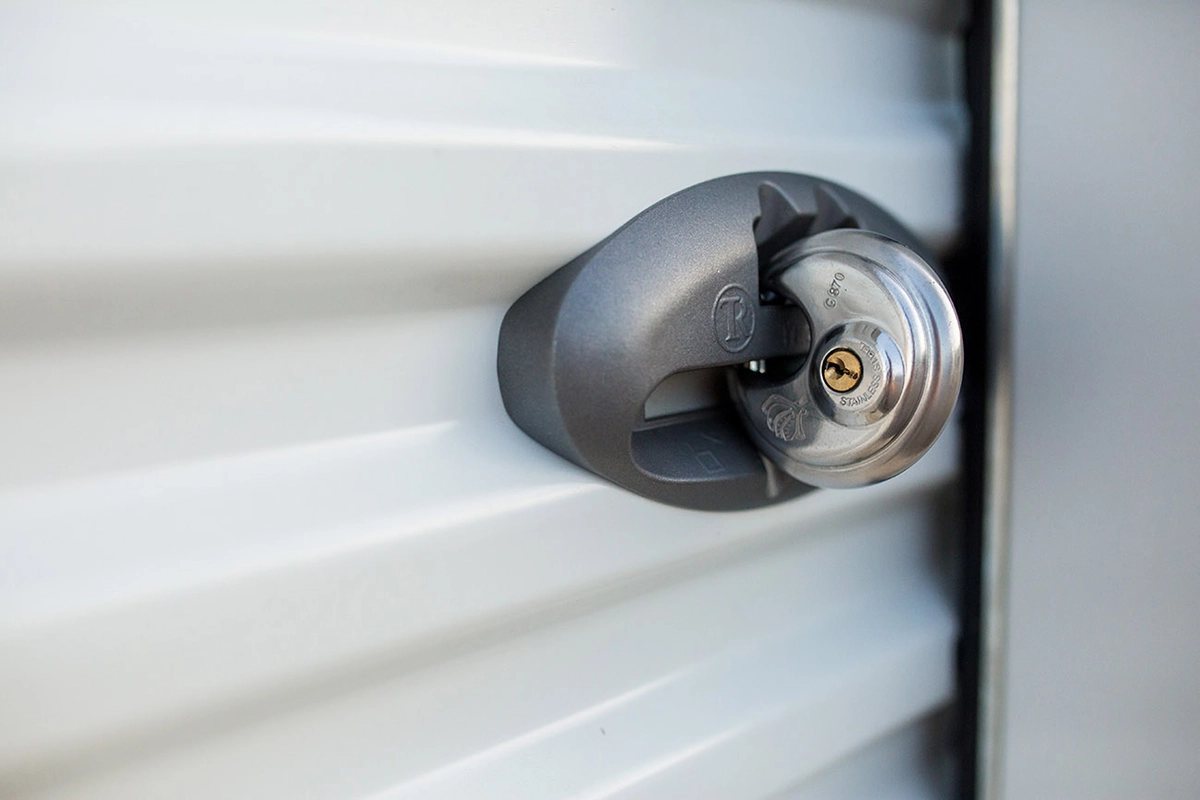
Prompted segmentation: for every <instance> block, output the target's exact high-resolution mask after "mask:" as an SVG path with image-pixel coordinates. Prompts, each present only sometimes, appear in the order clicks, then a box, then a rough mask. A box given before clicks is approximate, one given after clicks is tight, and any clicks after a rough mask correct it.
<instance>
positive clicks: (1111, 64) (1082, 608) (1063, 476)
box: [1006, 0, 1200, 800]
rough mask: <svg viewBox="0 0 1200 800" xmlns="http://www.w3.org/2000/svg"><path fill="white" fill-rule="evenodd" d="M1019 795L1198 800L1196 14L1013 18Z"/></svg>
mask: <svg viewBox="0 0 1200 800" xmlns="http://www.w3.org/2000/svg"><path fill="white" fill-rule="evenodd" d="M1021 13H1022V21H1021V85H1020V91H1021V113H1020V137H1021V140H1020V141H1021V143H1020V159H1019V163H1020V166H1019V181H1020V196H1019V205H1018V207H1019V215H1018V224H1019V227H1020V230H1019V239H1018V242H1019V244H1018V250H1017V284H1018V286H1017V308H1016V357H1017V362H1016V418H1015V419H1016V422H1015V462H1014V463H1015V478H1014V486H1013V490H1014V502H1015V505H1014V514H1013V549H1012V587H1011V591H1012V594H1011V609H1012V614H1011V620H1010V625H1011V627H1010V658H1009V678H1008V680H1009V695H1008V709H1007V724H1008V728H1007V740H1006V749H1007V767H1006V784H1007V792H1006V796H1007V797H1008V798H1010V799H1011V800H1021V799H1022V798H1059V797H1069V798H1075V797H1079V798H1088V799H1089V800H1095V799H1096V798H1103V797H1114V798H1133V797H1137V798H1152V797H1172V798H1174V797H1198V796H1200V532H1198V528H1200V524H1198V522H1197V520H1198V518H1200V370H1198V369H1197V366H1196V365H1197V361H1198V359H1200V259H1197V256H1196V252H1197V250H1196V248H1197V247H1198V246H1200V220H1198V212H1200V4H1197V3H1176V4H1168V3H1161V2H1160V3H1153V2H1151V3H1122V4H1116V3H1094V2H1045V1H1044V0H1043V1H1042V2H1027V3H1024V4H1023V7H1022V9H1021Z"/></svg>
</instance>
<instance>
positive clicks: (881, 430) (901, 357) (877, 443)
mask: <svg viewBox="0 0 1200 800" xmlns="http://www.w3.org/2000/svg"><path fill="white" fill-rule="evenodd" d="M929 263H931V259H930V258H929V256H928V254H927V253H926V252H925V250H924V248H923V247H922V245H921V244H920V242H919V241H917V239H916V237H915V236H913V235H912V234H911V233H909V232H908V231H907V230H906V229H905V228H904V227H903V226H902V225H901V224H900V223H899V222H898V221H896V220H895V218H893V217H892V216H891V215H890V214H888V213H887V212H886V211H884V210H883V209H881V208H880V207H879V206H877V205H875V204H874V203H872V202H871V201H870V200H867V199H866V198H865V197H863V196H862V195H859V194H857V193H855V192H853V191H852V190H850V189H847V188H846V187H843V186H839V185H837V184H835V183H832V182H830V181H825V180H821V179H818V178H814V177H811V176H806V175H798V174H792V173H775V172H764V173H747V174H743V175H732V176H728V177H724V178H718V179H715V180H712V181H708V182H705V183H701V184H698V185H696V186H693V187H691V188H688V189H685V190H683V191H681V192H679V193H677V194H674V195H672V196H670V197H668V198H666V199H665V200H662V201H661V202H659V203H657V204H655V205H653V206H651V207H650V208H648V209H646V210H645V211H643V212H642V213H640V214H638V215H637V216H636V217H634V218H633V219H632V220H630V221H629V222H628V223H626V224H625V225H624V226H622V227H621V228H620V229H619V230H617V231H616V232H615V233H613V234H612V235H611V236H609V237H608V238H606V239H604V240H603V241H602V242H600V243H599V244H597V245H596V246H594V247H592V248H591V249H590V250H588V251H587V252H585V253H584V254H582V255H580V256H579V257H578V258H576V259H574V260H573V261H571V262H570V263H568V264H567V265H565V266H564V267H562V268H560V269H559V270H557V271H556V272H554V273H553V274H551V275H550V276H549V277H547V278H546V279H545V280H543V281H542V282H540V283H538V284H537V285H536V286H534V287H533V288H532V289H530V290H529V291H528V292H526V293H525V294H524V295H523V296H522V297H521V298H520V299H518V300H517V302H516V303H514V304H513V306H512V307H511V308H510V309H509V311H508V313H507V314H506V315H505V318H504V322H503V324H502V325H501V329H500V343H499V352H498V358H497V372H498V376H499V380H500V390H501V396H502V398H503V401H504V406H505V409H506V410H507V411H508V414H509V416H510V417H512V419H513V421H514V422H516V424H517V425H518V426H519V427H520V428H521V429H522V430H524V431H525V432H526V433H527V434H529V435H530V436H531V437H532V438H534V439H535V440H537V441H538V442H540V443H541V444H543V445H545V446H546V447H548V448H550V449H551V450H553V451H554V452H556V453H558V454H559V455H561V456H563V457H564V458H567V459H569V460H571V461H573V462H575V463H576V464H578V465H580V466H582V467H584V468H586V469H588V470H591V471H592V472H594V473H596V474H597V475H600V476H602V477H604V478H606V479H608V480H610V481H612V482H614V483H616V484H618V485H620V486H623V487H625V488H626V489H629V490H631V491H633V492H636V493H638V494H640V495H643V496H645V497H649V498H652V499H655V500H659V501H662V502H665V503H669V504H672V505H677V506H683V507H687V508H695V509H707V510H736V509H745V508H754V507H758V506H762V505H766V504H769V503H774V502H779V501H782V500H786V499H789V498H792V497H795V496H798V495H800V494H802V493H803V492H805V491H807V490H808V489H810V488H811V487H813V486H829V487H848V486H858V485H864V484H868V483H874V482H877V481H880V480H884V479H886V478H888V477H891V476H892V475H895V474H897V473H899V472H900V471H902V470H904V469H906V468H907V467H908V466H910V465H911V464H912V463H913V462H914V461H916V459H917V458H919V457H920V456H921V455H922V454H923V453H924V452H925V451H926V450H927V449H928V448H929V447H930V446H931V445H932V444H933V442H934V441H935V440H936V438H937V436H938V434H939V433H940V432H941V430H942V428H943V427H944V426H945V423H946V421H947V419H948V418H949V416H950V414H951V412H952V410H953V407H954V403H955V400H956V398H957V395H958V389H959V385H960V383H961V378H962V336H961V333H960V331H959V325H958V320H957V317H956V316H955V313H954V308H953V306H952V304H951V302H950V299H949V297H948V295H947V294H946V291H945V289H944V288H943V287H942V285H941V282H940V281H939V280H938V278H937V276H936V274H935V273H934V271H933V269H932V268H931V267H929V266H928V264H929ZM705 368H709V369H711V368H726V369H727V371H728V384H729V396H730V400H731V402H729V403H723V404H718V405H716V406H714V407H711V408H705V409H701V410H698V411H691V412H687V413H681V414H675V415H671V416H666V417H662V418H655V419H650V420H647V419H646V417H645V413H644V409H645V404H646V400H647V398H649V397H650V395H651V393H652V392H653V391H654V389H655V388H656V387H657V386H659V384H660V383H662V382H663V381H664V380H665V379H667V378H668V377H670V376H672V375H675V374H677V373H680V372H685V371H690V370H697V369H705ZM847 387H848V388H847Z"/></svg>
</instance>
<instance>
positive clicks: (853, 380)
mask: <svg viewBox="0 0 1200 800" xmlns="http://www.w3.org/2000/svg"><path fill="white" fill-rule="evenodd" d="M766 282H767V284H768V287H769V288H770V289H771V290H773V291H774V292H776V293H777V294H778V295H779V296H780V297H782V298H784V299H785V301H786V302H789V303H793V304H795V305H798V306H800V307H801V308H802V309H803V310H804V312H805V315H806V316H807V318H808V322H809V324H810V326H811V339H810V341H811V342H812V343H813V344H812V347H811V349H810V350H809V353H808V357H807V359H806V360H805V361H804V363H803V365H802V366H800V367H799V369H795V370H793V371H791V372H790V373H789V374H787V375H786V376H783V377H780V376H778V375H775V374H773V371H772V370H767V371H766V374H760V373H757V372H753V371H750V370H745V369H741V370H737V371H736V372H735V373H734V376H733V378H732V379H731V391H732V394H733V396H734V399H735V401H736V402H737V405H738V406H739V411H740V414H741V416H742V419H743V421H744V423H745V425H746V427H747V429H748V430H749V431H750V434H751V436H752V438H753V439H754V440H755V443H756V444H757V445H758V446H759V448H760V449H761V450H762V451H763V452H764V453H765V454H766V455H767V457H768V458H770V459H771V461H773V462H774V463H775V464H776V465H777V466H779V467H780V468H781V469H782V470H783V471H784V472H786V473H787V474H789V475H791V476H792V477H794V478H796V479H797V480H800V481H803V482H805V483H808V484H811V485H814V486H822V487H829V488H844V487H852V486H863V485H866V484H871V483H877V482H879V481H882V480H886V479H887V478H890V477H892V476H893V475H896V474H898V473H900V472H902V471H903V470H905V469H907V468H908V467H909V466H911V465H912V464H913V462H915V461H916V460H917V459H918V458H920V457H921V455H922V454H923V453H924V452H925V451H926V450H928V449H929V447H930V446H931V445H932V444H933V443H934V441H935V440H936V439H937V437H938V435H939V434H940V433H941V431H942V429H943V427H944V426H945V424H946V422H947V420H948V419H949V417H950V414H951V412H952V411H953V408H954V404H955V401H956V399H957V397H958V390H959V386H960V384H961V382H962V334H961V331H960V328H959V323H958V318H957V316H956V315H955V313H954V307H953V305H952V304H951V302H950V298H949V296H948V294H947V293H946V290H945V288H944V287H943V286H942V284H941V282H940V281H939V280H938V278H937V275H936V274H935V273H934V272H933V270H932V269H931V268H930V267H929V265H928V264H926V263H925V262H924V261H923V260H922V259H921V258H920V257H919V256H917V255H916V253H914V252H913V251H912V250H910V249H908V248H907V247H905V246H904V245H902V244H899V243H898V242H895V241H893V240H891V239H889V238H887V237H885V236H882V235H879V234H876V233H871V232H868V231H863V230H856V229H837V230H831V231H826V232H824V233H818V234H815V235H813V236H810V237H808V238H806V239H803V240H801V241H800V242H798V243H796V244H794V245H793V246H791V247H789V248H787V249H785V250H783V251H781V252H780V253H779V254H778V255H777V256H776V257H775V259H774V260H773V262H772V265H771V268H770V270H769V272H768V274H767V276H766Z"/></svg>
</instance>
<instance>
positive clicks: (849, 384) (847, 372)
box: [821, 350, 862, 393]
mask: <svg viewBox="0 0 1200 800" xmlns="http://www.w3.org/2000/svg"><path fill="white" fill-rule="evenodd" d="M821 375H822V377H824V378H825V385H826V386H828V387H829V388H830V389H832V390H833V391H835V392H843V393H844V392H849V391H852V390H853V389H854V388H855V387H857V386H858V384H859V382H860V381H862V359H860V358H859V357H858V356H857V355H856V354H855V353H854V352H852V351H850V350H833V351H832V352H830V353H829V355H827V356H825V363H824V364H823V365H822V366H821Z"/></svg>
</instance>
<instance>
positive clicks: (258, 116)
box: [0, 0, 967, 800]
mask: <svg viewBox="0 0 1200 800" xmlns="http://www.w3.org/2000/svg"><path fill="white" fill-rule="evenodd" d="M957 24H958V19H957V17H956V15H955V9H954V7H953V4H950V7H944V5H943V4H941V3H922V2H915V3H914V2H897V3H887V4H882V5H880V6H876V5H871V4H866V3H857V2H845V3H825V2H812V3H800V2H796V3H767V2H753V3H751V2H707V3H672V2H648V3H637V4H629V3H626V2H624V1H623V0H603V2H595V3H591V2H588V3H582V2H580V3H566V4H561V5H557V4H546V3H533V2H524V3H514V2H505V3H484V2H422V3H394V4H383V3H372V2H364V1H363V0H353V2H329V3H318V2H302V3H283V2H211V1H210V2H195V3H190V2H179V3H171V4H162V3H133V2H129V3H119V2H110V3H106V4H104V5H103V6H102V7H101V6H100V5H98V4H94V3H80V4H78V5H77V6H69V5H68V6H64V5H55V6H53V7H50V6H47V5H43V4H30V5H27V6H20V5H17V6H11V5H10V6H8V7H6V8H5V10H4V11H3V12H0V65H3V66H0V721H2V722H0V794H2V795H3V796H4V797H14V798H24V797H56V798H57V797H62V798H66V797H72V798H74V797H106V798H107V797H111V798H140V797H145V798H162V797H172V798H184V797H195V798H216V797H221V798H226V797H264V798H275V797H304V798H366V797H378V798H396V799H397V800H399V798H443V797H446V798H449V797H486V798H492V797H496V798H501V797H502V798H551V797H577V798H602V797H623V798H624V797H639V798H641V797H645V798H702V797H722V798H724V797H728V798H766V797H775V798H783V797H786V798H815V797H821V798H826V797H828V798H835V797H837V798H842V797H871V798H883V797H906V798H907V797H943V796H947V794H948V790H949V786H948V784H947V781H946V775H947V767H948V764H947V759H948V754H949V753H950V750H951V748H950V747H949V733H948V726H947V720H948V714H947V709H948V708H949V706H950V705H951V704H952V703H953V700H954V696H955V687H954V668H953V654H954V647H955V642H956V638H957V631H958V621H957V619H956V603H955V597H956V594H955V590H954V589H953V587H952V581H953V580H954V575H955V563H956V562H955V553H954V547H953V544H954V540H955V529H954V526H955V525H956V524H957V523H956V520H957V516H956V514H955V509H956V505H957V499H956V498H957V494H958V489H957V475H958V460H959V459H958V449H957V448H958V437H957V431H956V430H955V428H954V426H953V425H952V426H951V427H950V428H949V429H948V430H947V432H946V433H945V434H944V435H943V436H942V439H941V441H939V443H938V444H937V445H936V447H935V448H934V450H933V451H931V452H930V453H929V454H928V455H927V456H926V457H925V458H924V459H923V460H922V461H921V462H920V463H919V464H918V465H917V466H916V467H914V468H913V469H912V470H910V471H909V472H908V473H905V474H904V475H902V476H900V477H899V478H897V479H895V480H892V481H890V482H887V483H885V484H881V485H879V486H876V487H872V488H869V489H860V490H848V491H818V492H815V493H812V494H810V495H807V496H805V497H803V498H801V499H799V500H796V501H793V502H790V503H786V504H782V505H778V506H774V507H771V508H768V509H764V510H760V511H753V512H739V513H702V512H695V511H684V510H680V509H675V508H670V507H667V506H664V505H660V504H657V503H654V502H651V501H648V500H644V499H641V498H638V497H636V496H633V495H631V494H629V493H627V492H624V491H622V490H620V489H617V488H616V487H614V486H612V485H610V484H607V483H605V482H604V481H602V480H601V479H599V478H597V477H595V476H593V475H591V474H589V473H586V472H584V471H582V470H581V469H579V468H577V467H576V466H574V465H572V464H570V463H568V462H566V461H564V460H563V459H561V458H559V457H557V456H555V455H553V454H551V453H550V452H548V451H547V450H545V449H543V448H542V447H541V446H539V445H537V444H536V443H534V442H533V441H532V440H530V439H529V438H527V437H526V436H525V435H524V434H523V433H521V432H520V431H519V430H518V429H517V428H516V427H515V426H514V425H513V424H512V423H511V422H510V421H509V419H508V417H507V416H506V415H505V413H504V410H503V408H502V406H501V403H500V398H499V391H498V389H497V384H496V376H495V352H496V336H497V331H498V328H499V323H500V319H501V317H502V315H503V313H504V311H505V309H506V308H507V307H508V305H509V304H510V303H511V302H512V301H513V300H514V299H515V298H516V297H517V296H518V295H520V294H521V293H522V292H523V291H524V290H525V289H526V288H528V287H529V286H530V285H532V284H533V283H534V282H536V281H537V280H539V279H540V278H542V277H544V276H545V275H546V274H548V273H549V272H550V271H552V270H553V269H554V268H555V267H557V266H559V265H560V264H562V263H564V262H565V261H567V260H568V259H570V258H571V257H573V256H574V255H576V254H577V253H579V252H581V251H582V250H584V249H586V248H587V247H589V246H590V245H591V244H593V243H594V242H595V241H597V240H599V239H600V238H602V237H603V236H605V235H607V234H608V233H609V232H610V231H611V230H613V229H615V228H616V227H617V226H618V225H620V224H621V223H622V222H624V221H625V220H626V219H628V218H629V217H631V216H632V215H633V214H635V213H637V212H638V211H640V210H641V209H643V208H644V207H646V206H647V205H649V204H651V203H653V202H654V201H656V200H658V199H660V198H662V197H664V196H666V195H668V194H670V193H672V192H674V191H677V190H679V189H682V188H684V187H686V186H688V185H690V184H693V183H696V182H698V181H701V180H705V179H708V178H712V177H717V176H719V175H724V174H729V173H735V172H741V171H747V170H764V169H766V170H792V171H798V172H807V173H812V174H817V175H823V176H827V177H829V178H831V179H833V180H836V181H838V182H841V183H844V184H846V185H848V186H851V187H853V188H855V189H856V190H858V191H860V192H862V193H864V194H866V195H868V196H870V197H872V198H873V199H875V200H877V201H879V202H880V203H882V204H883V205H885V206H886V207H888V208H889V209H890V210H891V211H892V212H893V213H895V214H896V215H897V216H898V217H899V218H900V219H901V220H903V221H904V222H905V223H906V224H908V225H909V226H910V227H912V228H913V229H914V230H915V231H916V232H917V233H919V234H920V235H922V236H923V237H924V238H925V239H926V240H927V241H929V242H931V243H932V244H933V245H934V246H935V247H937V248H945V247H947V246H949V244H951V243H952V241H953V239H954V237H955V235H956V233H957V230H958V225H959V219H960V215H961V214H960V212H961V209H960V201H959V197H960V194H961V181H962V174H961V167H962V162H963V152H964V148H965V142H966V126H967V120H966V114H965V107H964V104H963V102H962V100H961V97H960V94H961V92H960V85H959V83H960V73H961V64H960V47H959V35H958V32H957V28H956V25H957Z"/></svg>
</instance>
